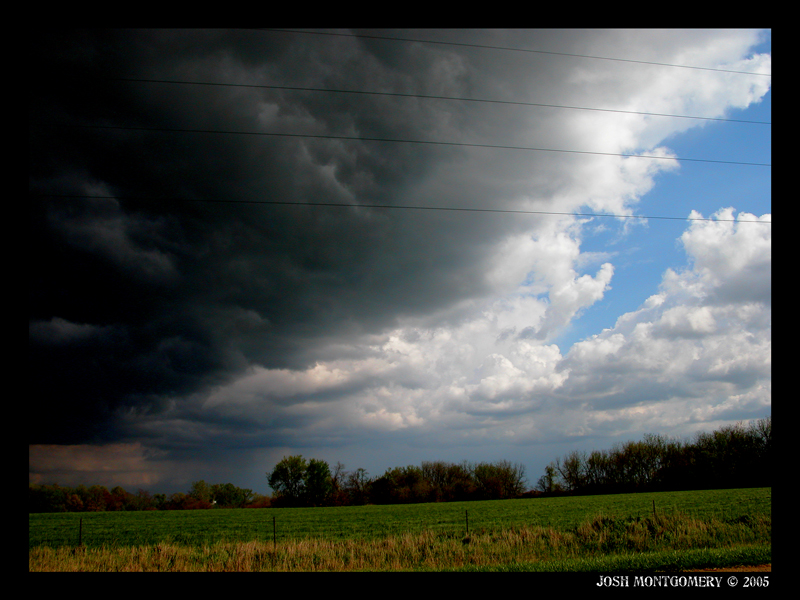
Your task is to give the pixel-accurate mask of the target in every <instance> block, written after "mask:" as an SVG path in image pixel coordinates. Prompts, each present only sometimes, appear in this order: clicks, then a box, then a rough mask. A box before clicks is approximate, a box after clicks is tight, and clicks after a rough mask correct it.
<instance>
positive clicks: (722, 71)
mask: <svg viewBox="0 0 800 600" xmlns="http://www.w3.org/2000/svg"><path fill="white" fill-rule="evenodd" d="M259 31H273V32H282V33H304V34H309V35H331V36H340V37H355V38H365V39H374V40H391V41H396V42H418V43H421V44H440V45H445V46H463V47H468V48H483V49H486V50H506V51H509V52H528V53H532V54H552V55H555V56H572V57H575V58H591V59H594V60H610V61H617V62H627V63H638V64H642V65H655V66H659V67H673V68H677V69H698V70H701V71H717V72H720V73H737V74H740V75H760V76H762V77H772V73H755V72H751V71H735V70H732V69H720V68H715V67H696V66H692V65H675V64H670V63H660V62H652V61H646V60H633V59H629V58H610V57H607V56H590V55H587V54H570V53H568V52H552V51H548V50H531V49H527V48H511V47H506V46H489V45H483V44H468V43H465V42H442V41H437V40H420V39H412V38H401V37H392V36H381V35H370V34H364V33H341V32H333V31H309V30H304V29H259Z"/></svg>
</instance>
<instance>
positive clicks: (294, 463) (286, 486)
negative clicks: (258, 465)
mask: <svg viewBox="0 0 800 600" xmlns="http://www.w3.org/2000/svg"><path fill="white" fill-rule="evenodd" d="M307 468H308V461H307V460H306V459H305V458H303V457H302V456H301V455H299V454H298V455H296V456H284V457H283V459H282V460H281V461H280V462H279V463H278V464H277V465H275V468H274V469H273V470H272V472H270V473H267V478H268V479H267V481H268V483H269V487H271V488H272V489H273V490H274V491H275V494H276V495H277V497H278V499H279V500H280V502H281V503H283V504H286V505H289V506H297V505H299V504H300V503H301V501H302V499H303V496H304V494H305V477H306V469H307Z"/></svg>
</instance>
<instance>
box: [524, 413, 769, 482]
mask: <svg viewBox="0 0 800 600" xmlns="http://www.w3.org/2000/svg"><path fill="white" fill-rule="evenodd" d="M771 444H772V418H771V417H767V418H764V419H759V420H756V421H751V422H750V423H749V424H748V425H745V424H743V423H737V424H736V425H729V426H725V427H722V428H721V429H719V430H717V431H714V432H712V433H706V432H701V433H698V434H697V435H696V436H695V437H694V438H693V439H690V440H683V441H682V440H678V439H670V438H667V437H666V436H662V435H653V434H647V435H645V436H644V439H642V440H640V441H630V442H626V443H623V444H617V445H615V446H614V447H612V448H611V449H610V450H593V451H592V452H580V451H572V452H570V453H568V454H566V455H565V456H564V457H562V458H559V459H556V460H555V461H553V462H551V463H550V464H549V465H548V466H547V467H546V468H545V473H544V475H542V476H541V477H540V478H539V481H538V482H537V485H536V490H537V491H539V492H541V493H544V494H559V493H570V494H614V493H626V492H644V491H675V490H697V489H723V488H746V487H769V486H771V485H772V475H771V469H772V461H771Z"/></svg>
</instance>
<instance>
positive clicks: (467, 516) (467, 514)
mask: <svg viewBox="0 0 800 600" xmlns="http://www.w3.org/2000/svg"><path fill="white" fill-rule="evenodd" d="M464 518H465V519H466V521H467V533H469V511H468V510H464Z"/></svg>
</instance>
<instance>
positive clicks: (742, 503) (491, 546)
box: [29, 488, 772, 571]
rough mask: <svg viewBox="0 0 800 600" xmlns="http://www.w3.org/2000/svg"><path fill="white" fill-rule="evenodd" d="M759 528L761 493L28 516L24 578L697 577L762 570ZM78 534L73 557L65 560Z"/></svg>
mask: <svg viewBox="0 0 800 600" xmlns="http://www.w3.org/2000/svg"><path fill="white" fill-rule="evenodd" d="M654 509H655V510H654ZM273 518H274V526H275V529H274V530H273ZM771 519H772V517H771V489H770V488H758V489H740V490H709V491H692V492H669V493H652V494H624V495H609V496H583V497H572V498H568V497H563V498H534V499H524V500H507V501H489V502H464V503H439V504H416V505H392V506H362V507H335V508H334V507H331V508H305V509H249V510H248V509H242V510H223V509H219V510H205V511H169V512H166V511H165V512H152V511H151V512H132V513H124V512H123V513H114V512H109V513H60V514H31V515H29V569H30V570H31V571H46V570H56V571H70V570H88V571H106V570H111V571H116V570H134V571H135V570H145V571H158V570H179V571H205V570H211V571H237V570H246V571H253V570H254V571H261V570H277V571H313V570H322V571H342V570H356V571H357V570H363V571H385V570H389V571H400V570H436V571H443V570H523V571H536V570H538V571H541V570H567V571H581V570H595V571H597V570H600V571H608V570H618V569H634V570H659V569H661V570H664V569H669V568H702V567H703V566H726V565H730V564H753V563H758V562H770V560H771V558H770V557H771V542H770V540H771V522H772V521H771ZM79 523H80V528H81V530H80V532H79ZM79 535H80V541H81V542H82V546H81V547H80V548H77V549H76V546H77V545H78V539H79ZM273 535H274V536H275V539H276V540H277V544H274V543H273ZM609 561H610V562H609ZM687 561H688V562H687ZM731 561H732V562H731ZM614 565H616V566H614Z"/></svg>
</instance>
